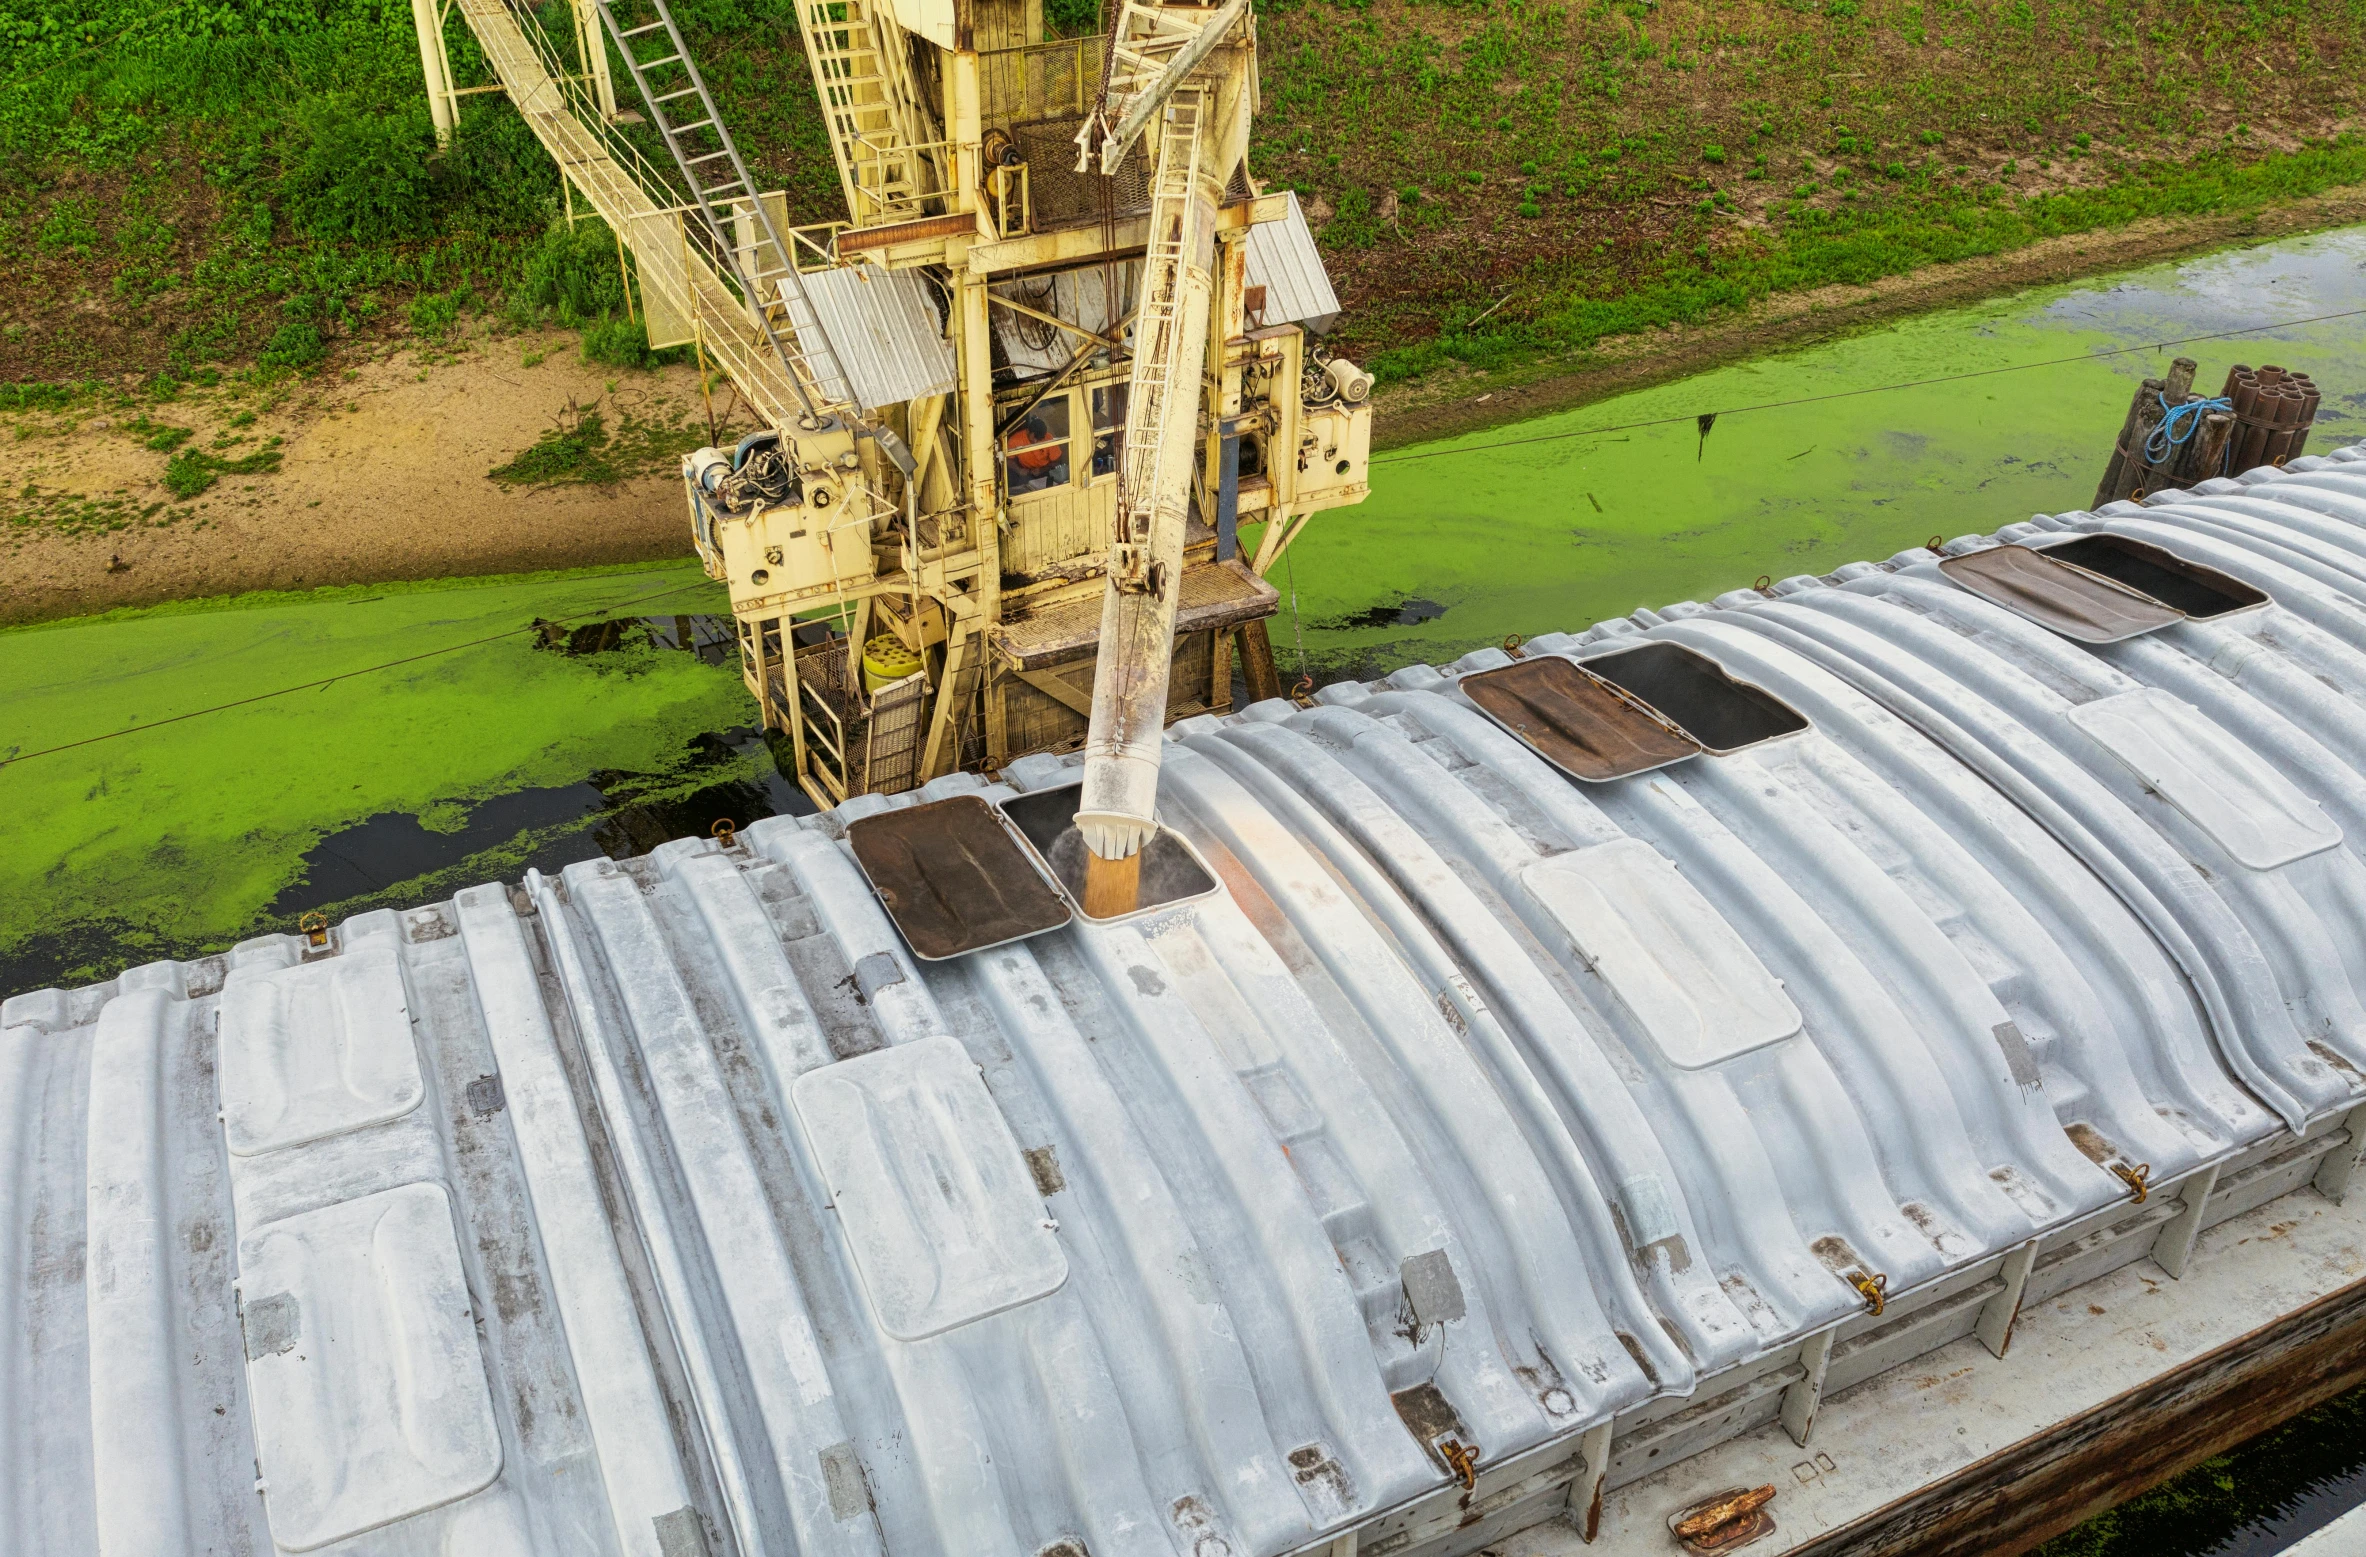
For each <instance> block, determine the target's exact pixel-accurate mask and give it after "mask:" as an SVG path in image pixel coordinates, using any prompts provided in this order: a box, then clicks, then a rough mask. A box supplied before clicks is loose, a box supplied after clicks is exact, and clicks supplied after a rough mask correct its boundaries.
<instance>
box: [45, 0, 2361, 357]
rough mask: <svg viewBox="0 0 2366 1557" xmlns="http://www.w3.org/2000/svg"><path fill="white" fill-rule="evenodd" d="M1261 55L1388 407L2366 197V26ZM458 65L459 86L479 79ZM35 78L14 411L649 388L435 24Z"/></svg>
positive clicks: (800, 134)
mask: <svg viewBox="0 0 2366 1557" xmlns="http://www.w3.org/2000/svg"><path fill="white" fill-rule="evenodd" d="M544 9H545V10H546V11H547V12H548V13H549V14H548V15H547V16H546V18H545V21H546V25H547V27H548V30H549V32H550V33H551V35H552V36H553V37H554V38H559V39H561V40H564V39H566V38H567V37H569V36H570V34H571V29H569V28H568V27H567V26H565V25H563V23H564V11H563V7H562V6H561V5H559V4H557V3H553V4H550V5H547V6H545V8H544ZM1092 10H1093V8H1092V5H1091V4H1090V0H1066V3H1063V4H1057V5H1054V6H1053V7H1052V15H1053V17H1054V25H1060V24H1062V23H1065V24H1066V25H1067V26H1069V27H1071V28H1073V29H1079V30H1081V29H1082V28H1085V27H1089V26H1090V25H1092ZM681 14H682V15H683V17H684V20H685V22H686V24H687V26H688V29H689V31H690V32H691V34H692V35H693V45H694V48H695V49H696V51H697V52H698V53H699V55H700V57H701V58H702V59H703V60H705V61H706V62H707V64H708V67H709V75H710V79H711V80H712V82H713V84H714V85H715V87H716V89H717V92H718V95H719V97H720V99H721V101H722V104H723V108H724V112H725V115H726V117H727V119H728V120H729V121H730V122H731V123H732V124H733V125H734V127H735V128H736V129H737V130H738V131H739V133H740V135H741V138H742V140H743V143H744V144H745V145H746V146H747V148H748V149H749V150H750V152H751V154H752V156H753V160H754V161H755V162H756V164H757V166H758V168H759V174H760V177H762V178H763V179H764V180H765V181H766V182H768V183H776V184H781V185H784V186H785V187H787V188H788V189H789V191H790V194H791V200H792V206H793V208H794V210H795V212H796V214H797V216H798V217H799V218H800V219H820V218H825V217H829V216H833V215H837V214H841V213H839V212H838V211H837V210H836V209H835V207H836V204H837V194H836V181H835V177H834V175H833V173H832V171H831V169H830V167H829V162H828V152H827V147H826V143H825V141H824V139H823V136H822V132H821V126H820V122H819V118H818V115H817V113H816V112H815V108H814V103H813V92H812V89H811V85H810V77H809V75H808V74H807V71H806V66H805V62H804V60H803V58H802V57H801V54H800V51H799V47H798V44H797V38H796V27H795V21H794V12H793V10H792V9H791V6H790V4H789V3H787V0H695V3H692V4H689V5H685V6H683V7H682V8H681ZM1260 15H1261V20H1260V29H1261V41H1262V45H1263V57H1264V74H1263V81H1264V87H1265V92H1266V109H1265V113H1264V116H1263V117H1262V119H1261V120H1260V124H1259V137H1258V140H1257V143H1256V145H1255V146H1254V148H1253V150H1252V154H1251V163H1252V169H1253V171H1255V172H1256V173H1257V174H1258V175H1259V176H1261V177H1264V178H1266V179H1269V180H1272V181H1274V182H1276V183H1280V184H1288V185H1290V186H1292V187H1295V188H1297V189H1298V190H1300V191H1301V193H1302V196H1303V198H1304V201H1305V203H1306V205H1307V207H1308V209H1309V211H1310V213H1311V214H1312V216H1313V217H1314V219H1315V221H1316V223H1317V226H1318V227H1319V228H1320V230H1321V233H1322V239H1323V243H1324V246H1325V248H1326V250H1327V251H1328V253H1329V256H1330V259H1331V262H1332V265H1333V268H1334V270H1335V271H1336V272H1337V274H1338V277H1339V279H1340V283H1341V290H1342V293H1343V296H1344V298H1345V301H1346V302H1347V305H1348V315H1347V321H1348V322H1347V323H1346V325H1345V326H1344V335H1343V342H1342V343H1343V345H1344V346H1345V348H1346V349H1347V350H1349V351H1351V352H1353V353H1356V354H1358V355H1361V356H1364V357H1367V358H1369V359H1370V360H1371V361H1372V362H1373V364H1374V366H1375V367H1376V368H1377V369H1378V371H1379V372H1380V373H1381V375H1382V377H1383V378H1384V379H1386V380H1390V381H1398V382H1402V381H1405V380H1408V379H1414V378H1419V377H1421V376H1423V375H1425V374H1432V373H1435V372H1436V371H1437V370H1438V369H1440V368H1442V367H1446V366H1449V365H1456V364H1467V365H1472V366H1479V367H1486V368H1500V367H1504V366H1507V365H1511V364H1517V363H1523V362H1530V361H1535V360H1538V359H1548V360H1549V359H1555V358H1562V357H1567V356H1570V355H1572V354H1579V353H1582V352H1584V351H1585V349H1586V348H1588V347H1589V346H1590V345H1592V344H1593V343H1594V342H1596V341H1598V340H1600V339H1602V338H1603V337H1605V336H1610V335H1620V334H1630V333H1632V332H1634V331H1637V330H1641V329H1648V328H1651V327H1654V326H1658V325H1664V324H1669V323H1678V322H1682V323H1699V322H1702V321H1704V320H1713V319H1715V318H1717V317H1718V316H1719V315H1721V314H1725V313H1729V312H1731V311H1733V310H1735V309H1736V308H1738V307H1741V306H1743V305H1746V304H1747V303H1749V302H1751V301H1753V300H1755V299H1758V298H1761V297H1764V296H1767V295H1769V294H1771V293H1777V292H1785V291H1795V290H1799V289H1803V288H1813V287H1817V286H1820V285H1824V284H1827V283H1831V282H1865V281H1870V280H1873V279H1876V278H1879V277H1882V276H1887V275H1894V274H1898V273H1900V272H1903V271H1907V270H1911V269H1913V268H1915V267H1918V266H1921V265H1925V264H1929V263H1932V262H1935V261H1944V260H1953V259H1961V258H1965V257H1968V256H1976V255H1983V254H1993V253H1998V252H2003V251H2008V250H2011V249H2013V248H2016V247H2018V246H2021V245H2025V244H2028V243H2030V242H2032V241H2035V240H2037V239H2042V238H2045V237H2048V236H2054V235H2060V234H2064V233H2076V232H2085V231H2092V230H2095V229H2097V228H2103V227H2109V226H2112V225H2115V224H2119V223H2124V222H2126V221H2129V220H2132V219H2135V218H2139V217H2144V216H2152V215H2162V214H2184V213H2197V212H2227V211H2243V210H2250V209H2256V208H2259V207H2261V206H2264V205H2267V204H2269V203H2272V202H2275V201H2278V200H2283V199H2289V198H2293V197H2297V196H2302V195H2306V194H2309V193H2312V192H2315V191H2318V190H2322V189H2325V188H2328V187H2332V186H2335V185H2340V184H2345V183H2353V182H2357V181H2358V180H2360V179H2361V178H2366V141H2361V140H2359V139H2357V138H2356V137H2353V136H2352V135H2351V134H2349V133H2348V130H2347V128H2346V126H2347V124H2348V121H2349V117H2350V115H2351V114H2352V112H2353V110H2354V109H2355V108H2356V107H2357V104H2358V94H2359V91H2360V90H2361V89H2360V87H2359V85H2358V76H2359V72H2358V70H2357V68H2356V66H2357V63H2358V60H2359V59H2360V57H2361V56H2360V50H2359V45H2360V42H2361V39H2362V38H2366V0H2326V3H2317V4H2301V3H2298V0H2242V3H2226V4H2198V3H2195V0H1720V3H1714V4H1712V3H1708V0H1620V3H1615V4H1614V3H1609V0H1578V3H1573V4H1545V3H1536V0H1269V3H1268V4H1266V5H1265V6H1263V7H1262V9H1261V13H1260ZM451 41H452V47H453V50H454V64H455V68H456V71H457V73H458V76H459V79H460V80H461V81H462V82H463V83H464V84H470V83H479V82H482V81H484V80H485V79H487V78H486V76H485V72H484V69H483V65H482V61H481V60H480V59H478V58H477V57H475V52H474V49H473V46H472V45H471V43H470V40H469V39H468V38H467V36H466V34H465V31H464V30H463V29H461V28H460V27H459V26H458V25H457V24H456V23H455V24H454V26H453V30H452V40H451ZM0 45H4V46H5V50H6V52H5V54H4V55H0V262H4V263H0V380H7V381H14V382H18V383H23V382H29V381H39V382H51V383H62V384H72V383H78V382H81V381H84V380H89V379H94V378H104V379H107V380H109V381H111V382H112V383H114V384H115V385H117V386H119V387H120V386H121V385H122V384H123V382H124V379H125V377H126V376H127V375H137V376H138V377H139V378H141V379H142V380H145V381H148V382H150V383H153V384H155V385H157V387H158V388H159V389H161V390H166V391H169V389H170V387H171V385H172V384H173V383H174V382H175V381H178V380H186V379H188V378H191V377H197V376H201V375H204V374H205V373H207V372H208V371H209V370H212V371H214V372H217V373H218V372H221V371H225V370H246V371H259V372H261V373H264V374H273V373H281V374H285V373H307V372H314V371H317V370H318V369H319V368H320V367H321V366H322V365H323V364H324V363H326V362H328V361H329V360H330V359H331V358H332V357H334V356H335V355H336V354H337V353H339V352H340V351H349V350H353V349H356V348H357V347H358V346H361V345H364V344H368V343H372V342H383V341H385V340H386V339H389V338H399V337H410V338H414V339H418V340H422V341H425V342H428V343H433V342H435V341H437V340H440V339H443V338H446V337H447V336H449V335H450V334H451V332H454V331H471V330H479V329H483V328H485V327H488V326H495V327H498V326H500V325H503V324H510V325H523V324H527V323H533V322H543V321H556V322H560V323H563V324H566V325H569V326H572V327H577V328H581V329H583V330H584V331H585V345H586V351H587V354H589V355H591V356H592V357H594V358H595V359H596V360H600V361H603V362H611V363H615V364H618V365H628V366H629V365H632V364H635V363H643V362H646V361H647V358H648V352H647V347H646V341H645V337H643V336H641V335H640V334H639V332H638V328H637V326H635V325H634V324H633V323H632V322H631V320H630V319H629V318H628V317H627V312H628V311H627V309H626V308H625V306H624V301H625V300H624V296H623V291H622V284H621V282H620V280H619V278H618V274H617V269H616V266H615V264H614V249H613V242H612V240H611V239H610V238H609V237H608V235H607V234H605V233H604V232H603V231H601V230H599V229H598V228H597V225H596V224H588V223H587V224H579V225H578V226H576V227H575V228H573V229H571V230H570V229H567V228H565V227H563V226H560V227H554V225H553V223H554V221H555V219H556V218H557V217H558V215H559V213H560V210H561V197H560V190H559V185H558V180H557V176H556V174H555V172H554V171H553V170H552V168H551V167H550V165H549V163H548V160H547V159H546V158H545V157H544V156H543V155H542V153H541V152H540V150H539V149H538V147H537V146H536V145H535V144H534V142H533V140H532V137H531V136H530V135H529V134H528V133H527V132H526V130H525V128H524V127H523V125H522V124H521V123H520V122H519V120H518V118H517V116H516V115H515V114H514V113H513V112H512V111H511V110H510V109H509V107H508V106H507V105H506V104H505V103H503V102H502V101H501V100H500V99H499V98H498V97H497V96H477V97H471V98H468V99H466V100H465V113H464V116H463V122H462V125H461V129H460V134H459V136H458V138H457V140H456V141H455V143H454V145H453V146H452V147H451V148H450V149H449V150H447V151H443V152H437V151H436V150H435V148H434V143H433V139H432V136H431V135H430V134H429V129H428V121H427V114H426V110H425V106H424V104H423V102H422V100H421V98H420V93H419V70H418V61H417V54H416V50H415V47H414V45H413V43H412V39H411V34H410V23H409V9H408V7H406V6H402V5H397V4H392V3H385V0H307V3H303V4H297V3H294V0H231V3H227V4H201V3H198V0H164V3H161V4H160V3H157V0H0ZM159 375H161V377H159Z"/></svg>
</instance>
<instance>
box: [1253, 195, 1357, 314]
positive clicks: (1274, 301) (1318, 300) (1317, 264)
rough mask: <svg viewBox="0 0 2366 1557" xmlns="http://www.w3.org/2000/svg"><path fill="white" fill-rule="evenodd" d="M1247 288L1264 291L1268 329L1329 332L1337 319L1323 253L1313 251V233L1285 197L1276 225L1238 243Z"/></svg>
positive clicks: (1293, 198)
mask: <svg viewBox="0 0 2366 1557" xmlns="http://www.w3.org/2000/svg"><path fill="white" fill-rule="evenodd" d="M1242 246H1243V248H1244V249H1245V250H1246V251H1247V252H1246V253H1245V254H1244V255H1243V256H1242V257H1243V260H1244V261H1245V264H1246V269H1247V277H1246V280H1247V284H1248V285H1250V286H1253V287H1263V288H1265V312H1264V315H1263V317H1264V320H1265V322H1266V323H1267V324H1303V325H1305V326H1306V327H1307V328H1308V329H1310V330H1312V331H1314V333H1315V334H1317V335H1321V334H1324V333H1326V332H1327V331H1329V329H1330V328H1331V324H1332V322H1333V321H1334V320H1336V319H1337V318H1338V317H1339V294H1338V292H1336V291H1335V290H1333V289H1332V286H1331V273H1330V272H1329V271H1327V270H1325V269H1324V268H1323V251H1322V250H1321V249H1319V248H1317V247H1315V241H1314V229H1312V228H1311V227H1309V226H1307V225H1306V213H1305V212H1304V211H1302V210H1300V209H1299V208H1298V195H1297V192H1296V191H1295V190H1293V191H1291V192H1290V210H1289V214H1288V215H1286V216H1284V217H1283V218H1282V219H1281V220H1280V221H1278V222H1258V223H1256V224H1255V225H1254V226H1252V227H1250V229H1249V235H1248V237H1247V238H1246V239H1244V240H1243V241H1242Z"/></svg>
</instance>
